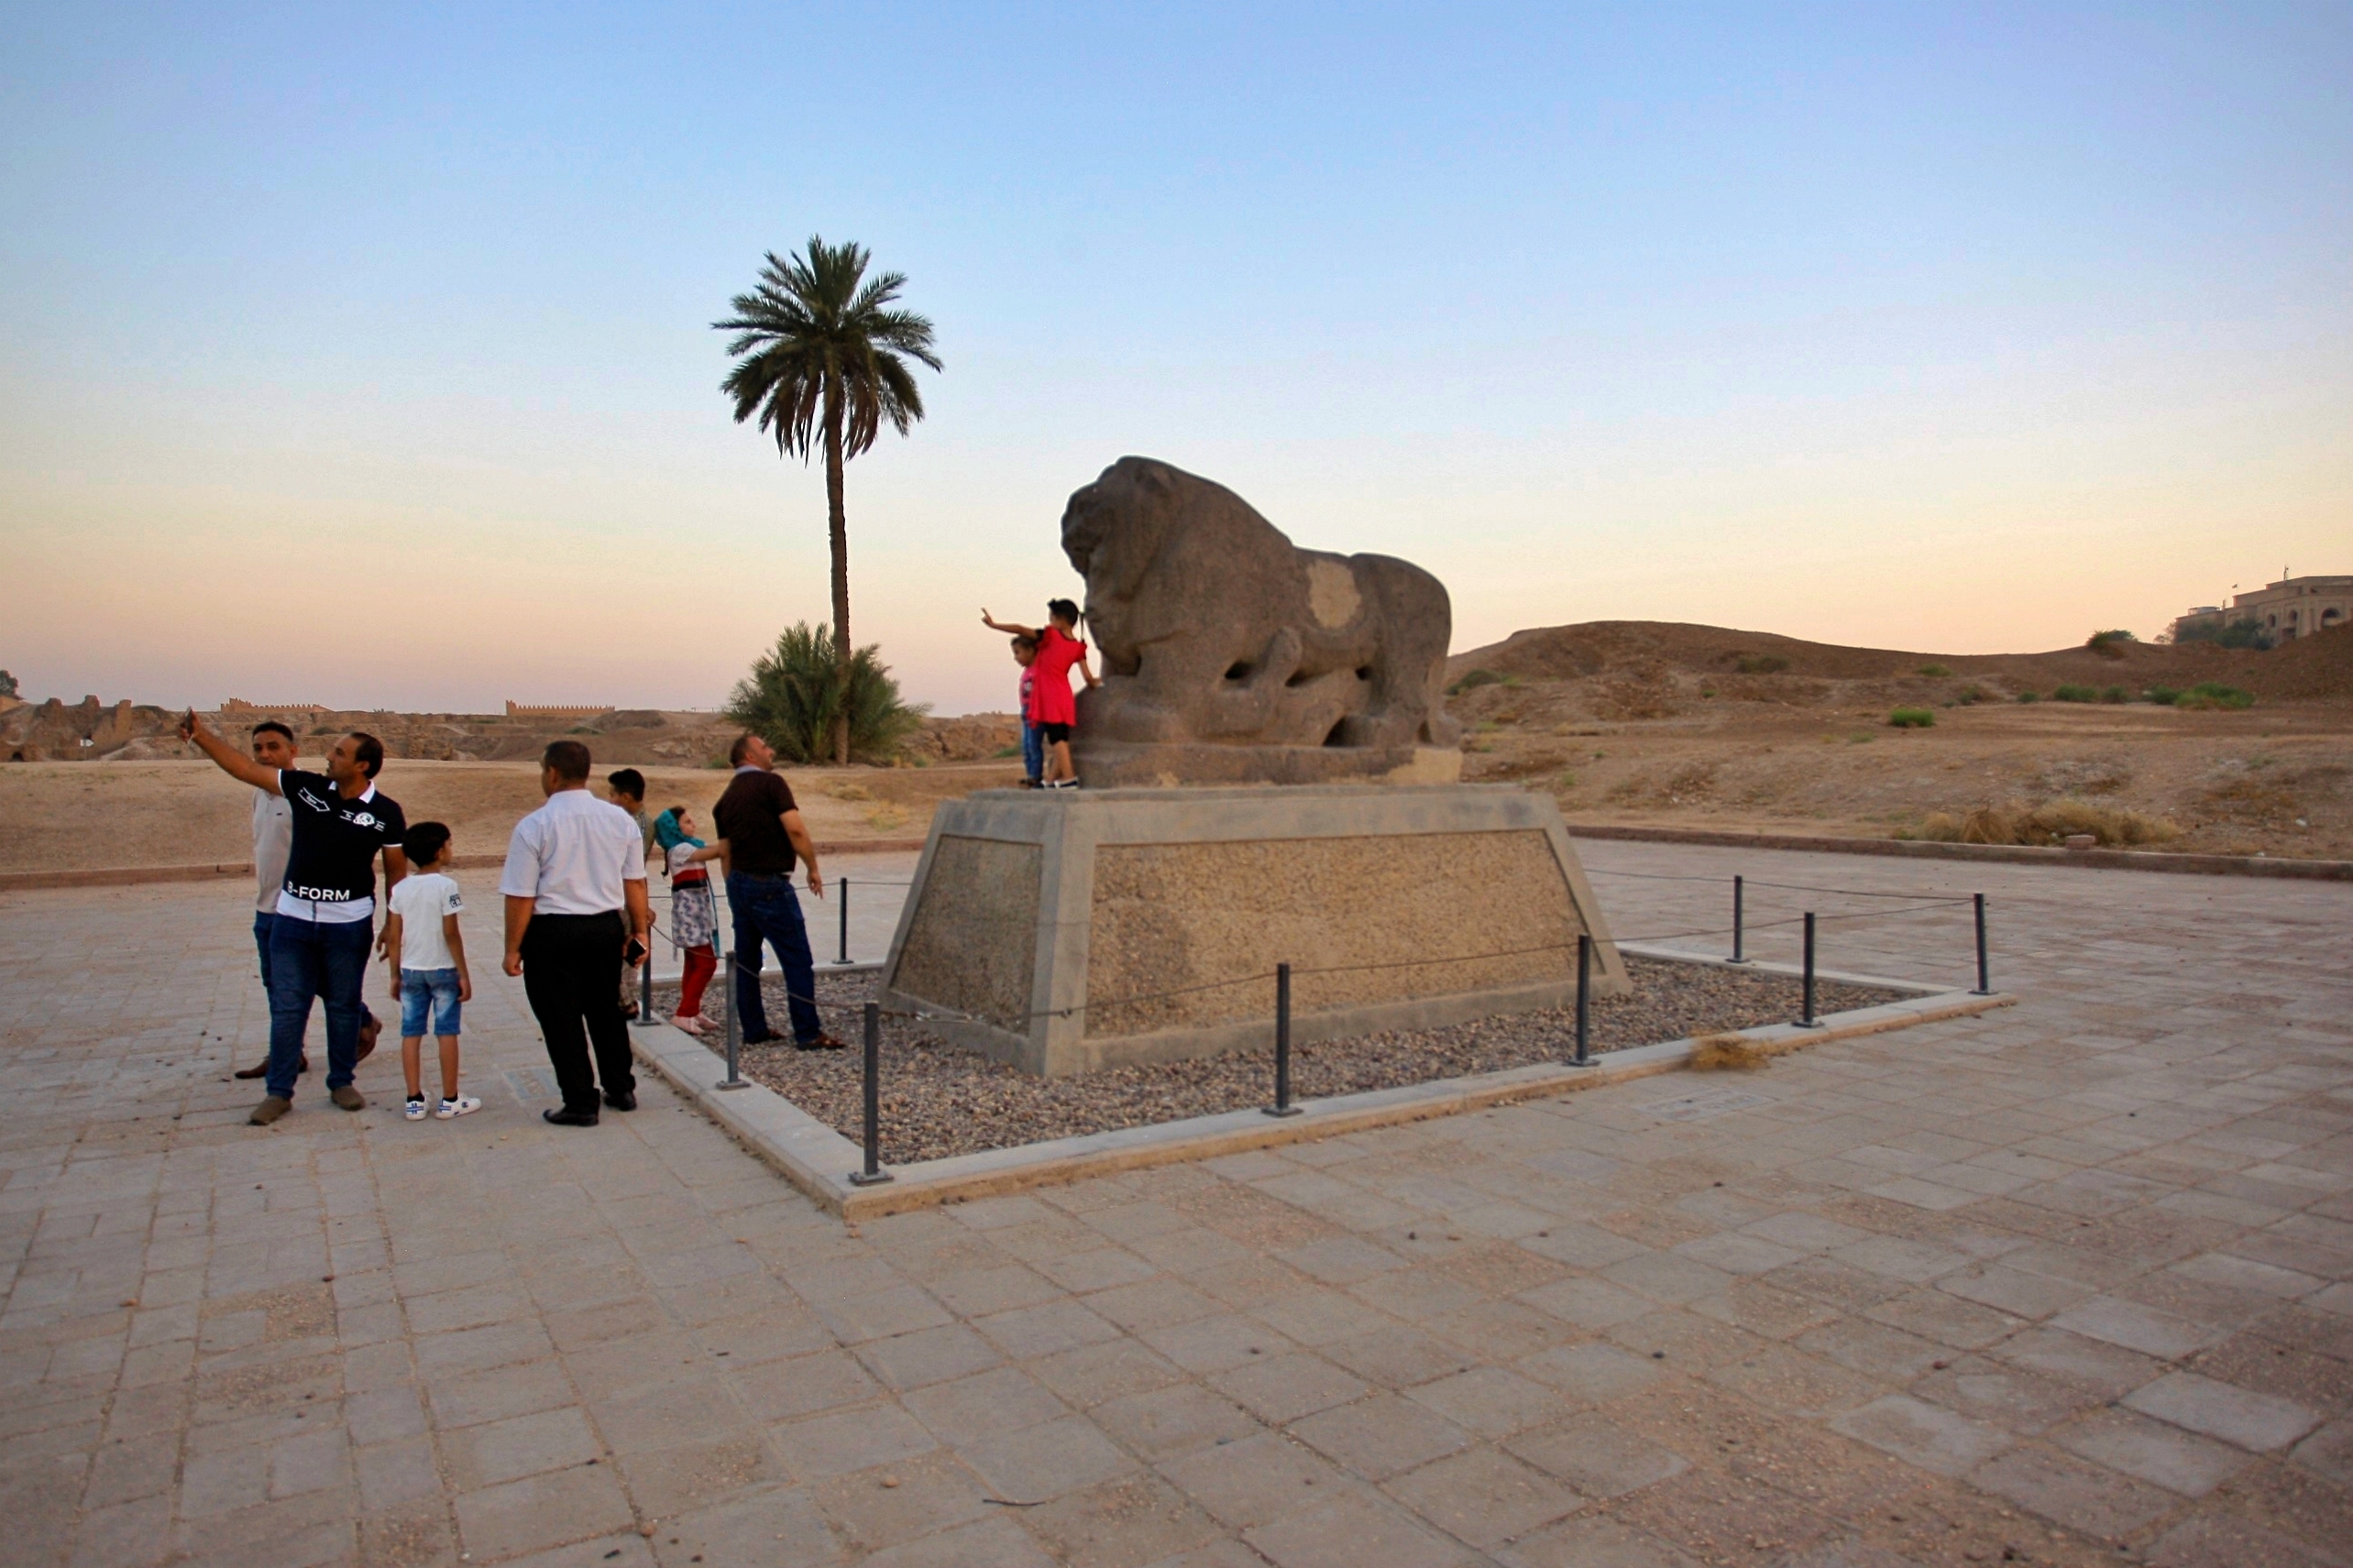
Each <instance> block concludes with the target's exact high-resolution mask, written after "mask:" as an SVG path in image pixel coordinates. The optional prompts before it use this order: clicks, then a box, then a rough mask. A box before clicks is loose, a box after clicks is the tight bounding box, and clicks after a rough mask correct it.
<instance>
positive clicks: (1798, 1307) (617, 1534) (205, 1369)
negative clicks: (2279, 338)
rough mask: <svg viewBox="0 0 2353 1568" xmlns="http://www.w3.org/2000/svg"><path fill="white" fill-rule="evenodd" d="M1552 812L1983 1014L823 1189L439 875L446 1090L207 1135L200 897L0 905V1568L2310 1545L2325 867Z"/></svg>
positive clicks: (1687, 906)
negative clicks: (1965, 995) (881, 1210)
mask: <svg viewBox="0 0 2353 1568" xmlns="http://www.w3.org/2000/svg"><path fill="white" fill-rule="evenodd" d="M1586 853H1587V857H1588V861H1589V865H1590V866H1591V867H1592V868H1593V869H1594V871H1595V872H1596V873H1597V874H1596V878H1595V881H1596V886H1597V888H1598V890H1599V892H1600V896H1601V898H1602V900H1603V903H1604V906H1605V907H1606V908H1607V909H1609V910H1610V911H1611V916H1612V918H1613V920H1614V921H1615V924H1616V926H1617V928H1618V930H1619V931H1620V932H1621V933H1622V934H1623V935H1626V936H1629V937H1633V936H1642V935H1648V934H1652V933H1655V932H1661V931H1671V930H1677V929H1682V928H1685V927H1700V926H1708V925H1714V924H1721V915H1722V906H1723V905H1724V903H1725V893H1724V890H1723V889H1722V888H1721V885H1719V884H1710V883H1693V882H1674V881H1659V880H1649V879H1651V878H1655V877H1666V876H1678V875H1684V876H1699V875H1729V874H1730V873H1732V872H1735V871H1739V872H1744V873H1746V874H1748V875H1749V876H1751V877H1752V878H1758V879H1764V880H1767V881H1779V882H1785V883H1819V884H1829V885H1837V886H1841V887H1850V888H1865V889H1877V890H1884V891H1891V892H1892V891H1905V892H1912V891H1921V892H1938V893H1950V892H1969V891H1979V890H1982V891H1984V892H1986V893H1988V894H1991V895H1992V896H1993V898H1994V901H1995V902H1994V911H1995V925H1994V929H1995V936H1996V983H1997V984H1999V985H2002V986H2004V987H2007V988H2009V989H2012V990H2015V991H2017V992H2018V993H2019V994H2020V996H2021V998H2022V1000H2021V1004H2020V1005H2018V1007H2015V1008H2012V1009H2008V1010H2006V1011H2003V1012H1998V1013H1996V1014H1991V1015H1989V1016H1987V1017H1985V1018H1982V1019H1973V1020H1965V1021H1960V1022H1954V1023H1948V1024H1941V1025H1931V1026H1928V1027H1925V1028H1919V1029H1915V1030H1910V1031H1908V1032H1904V1033H1899V1034H1895V1035H1889V1036H1880V1037H1876V1038H1873V1039H1866V1040H1862V1041H1856V1042H1853V1043H1847V1044H1837V1045H1831V1046H1827V1047H1821V1048H1820V1049H1817V1050H1815V1051H1811V1052H1808V1053H1805V1054H1802V1055H1800V1056H1798V1057H1796V1058H1788V1059H1786V1060H1784V1061H1783V1062H1781V1063H1779V1064H1777V1065H1776V1066H1775V1067H1774V1068H1773V1069H1770V1070H1769V1071H1766V1072H1764V1073H1761V1074H1755V1075H1743V1076H1736V1077H1734V1076H1723V1075H1709V1076H1700V1075H1677V1076H1673V1077H1667V1078H1661V1079H1654V1080H1646V1081H1643V1082H1636V1083H1630V1084H1625V1085H1622V1086H1618V1087H1614V1088H1608V1089H1603V1090H1599V1091H1592V1092H1589V1093H1584V1094H1578V1095H1573V1096H1570V1097H1568V1098H1566V1099H1562V1100H1558V1101H1552V1102H1543V1103H1537V1104H1531V1105H1525V1106H1522V1107H1517V1108H1514V1109H1511V1110H1508V1111H1502V1112H1497V1113H1488V1114H1481V1115H1477V1116H1471V1117H1466V1118H1460V1119H1456V1120H1450V1121H1442V1122H1435V1123H1428V1124H1420V1125H1415V1126H1410V1127H1402V1128H1395V1129H1390V1130H1385V1131H1381V1132H1379V1133H1374V1134H1369V1135H1358V1136H1353V1137H1347V1138H1340V1139H1334V1140H1331V1141H1328V1142H1325V1143H1321V1144H1310V1145H1303V1146H1297V1147H1293V1148H1289V1149H1285V1150H1282V1151H1281V1152H1279V1153H1269V1154H1259V1155H1250V1156H1245V1157H1237V1158H1230V1159H1225V1160H1221V1161H1217V1162H1215V1163H1214V1164H1211V1165H1208V1166H1205V1167H1176V1168H1166V1169H1161V1170H1156V1171H1149V1172H1146V1173H1142V1174H1138V1175H1134V1176H1128V1177H1123V1178H1120V1179H1116V1180H1104V1181H1097V1182H1093V1183H1089V1184H1087V1185H1085V1186H1082V1187H1073V1188H1062V1189H1053V1190H1042V1191H1039V1192H1037V1193H1035V1194H1033V1195H1029V1196H1024V1197H1017V1198H1008V1199H998V1200H992V1201H986V1202H977V1203H972V1204H968V1205H963V1206H961V1207H956V1208H952V1209H949V1210H945V1211H940V1212H923V1213H915V1214H908V1215H903V1216H899V1217H897V1218H895V1219H891V1220H887V1221H882V1222H876V1223H869V1224H867V1225H865V1226H864V1227H863V1230H862V1232H860V1233H858V1234H850V1233H846V1232H845V1231H844V1229H843V1227H842V1226H841V1224H840V1223H838V1222H836V1221H833V1220H830V1219H829V1218H827V1217H826V1216H825V1215H823V1214H822V1213H819V1212H817V1211H816V1210H815V1209H813V1208H812V1207H811V1206H810V1205H809V1204H808V1202H807V1201H804V1200H802V1199H801V1198H799V1197H798V1196H797V1195H796V1194H795V1193H794V1192H792V1191H791V1190H789V1189H787V1188H786V1187H785V1186H784V1185H783V1184H782V1183H781V1182H780V1181H779V1180H777V1179H775V1177H773V1176H772V1175H770V1174H769V1173H768V1172H767V1171H766V1170H765V1169H764V1168H762V1167H761V1166H759V1165H757V1164H756V1163H754V1162H753V1160H752V1159H751V1158H750V1157H747V1156H745V1155H744V1154H743V1153H742V1152H741V1151H740V1150H738V1149H737V1148H736V1147H735V1146H733V1145H731V1143H729V1142H728V1140H727V1139H725V1138H724V1137H723V1136H721V1135H720V1134H719V1133H717V1132H716V1131H715V1130H714V1129H713V1128H712V1127H711V1126H710V1125H709V1124H708V1123H707V1122H705V1121H704V1120H703V1119H702V1118H701V1117H699V1116H698V1115H697V1114H695V1113H691V1112H689V1111H687V1110H686V1109H684V1108H683V1107H681V1106H680V1105H679V1103H678V1102H676V1099H675V1098H674V1097H673V1096H672V1095H670V1094H669V1093H668V1092H667V1091H665V1089H663V1088H662V1087H661V1086H660V1085H659V1084H658V1083H654V1082H648V1083H646V1084H645V1085H644V1087H643V1089H642V1091H641V1109H640V1110H639V1111H637V1112H636V1113H634V1114H632V1115H626V1116H622V1115H612V1114H608V1115H607V1117H606V1119H605V1121H604V1124H602V1125H601V1126H599V1127H598V1128H596V1129H594V1130H588V1131H558V1130H555V1129H551V1128H548V1127H545V1126H544V1125H542V1124H540V1122H539V1121H538V1117H537V1112H538V1110H539V1108H540V1107H541V1106H542V1105H543V1104H545V1103H549V1102H550V1101H549V1099H548V1098H547V1095H548V1091H549V1087H550V1086H549V1085H548V1084H547V1083H546V1081H545V1080H544V1067H545V1062H544V1057H543V1056H541V1054H540V1053H539V1049H538V1046H537V1042H536V1036H535V1035H534V1033H533V1030H532V1027H531V1025H530V1021H529V1017H528V1014H527V1013H526V1012H525V1010H524V1008H523V1005H522V994H521V987H520V985H519V983H516V982H511V981H506V980H504V979H503V978H502V977H500V976H498V975H496V974H495V973H494V972H490V971H491V970H492V969H493V966H492V964H490V963H489V962H487V961H479V960H481V959H484V957H485V955H487V954H488V953H489V950H490V948H491V947H492V944H493V941H494V938H493V937H492V935H491V931H492V917H491V916H489V915H488V914H483V913H478V914H477V915H476V916H474V918H473V923H472V926H471V927H470V929H471V932H472V934H473V936H474V944H475V950H476V954H477V958H478V982H479V984H480V995H479V998H478V1001H477V1002H476V1003H474V1004H473V1006H472V1007H471V1009H470V1010H469V1012H468V1015H467V1025H468V1042H467V1066H468V1071H469V1075H470V1083H471V1086H472V1087H473V1088H474V1089H475V1090H476V1091H478V1092H480V1093H481V1094H482V1095H483V1097H484V1099H485V1101H486V1108H485V1110H484V1111H483V1112H482V1113H480V1114H478V1115H477V1116H474V1117H471V1118H468V1119H467V1120H466V1121H463V1122H459V1123H455V1124H441V1123H435V1122H432V1121H427V1122H425V1123H423V1124H407V1123H404V1122H403V1121H401V1119H400V1117H399V1114H398V1109H397V1102H398V1100H399V1095H400V1090H399V1083H400V1076H399V1065H398V1058H397V1051H396V1049H395V1048H394V1047H393V1045H392V1044H391V1042H390V1041H388V1042H387V1044H386V1047H385V1048H384V1049H383V1050H382V1051H380V1052H379V1055H378V1056H377V1057H376V1058H375V1059H373V1060H371V1061H370V1062H369V1063H368V1064H367V1066H366V1067H365V1068H364V1069H362V1072H361V1076H360V1083H361V1087H362V1088H363V1089H364V1090H365V1091H367V1092H368V1094H369V1096H370V1097H371V1100H372V1101H373V1103H372V1104H371V1105H370V1106H369V1108H368V1110H367V1111H366V1112H364V1113H360V1114H357V1115H351V1114H346V1113H341V1112H338V1111H335V1110H333V1109H331V1108H329V1107H328V1106H327V1104H326V1102H325V1098H324V1091H323V1090H322V1089H321V1087H320V1078H319V1077H318V1076H313V1077H309V1078H306V1079H305V1080H303V1088H302V1092H301V1094H300V1096H299V1097H298V1099H297V1101H296V1105H295V1112H294V1113H293V1114H292V1115H291V1116H290V1117H289V1118H287V1119H286V1120H285V1121H284V1122H282V1123H280V1124H279V1125H278V1126H276V1127H274V1128H271V1129H269V1130H267V1131H264V1130H260V1129H256V1128H250V1127H247V1126H246V1125H245V1124H244V1118H245V1115H246V1112H247V1109H248V1107H249V1106H250V1105H251V1103H252V1102H253V1101H254V1099H255V1098H256V1095H255V1093H254V1092H252V1091H250V1088H249V1086H248V1085H247V1084H243V1083H236V1084H232V1083H229V1082H227V1081H225V1075H226V1072H227V1070H228V1069H229V1067H230V1066H231V1065H232V1064H233V1063H234V1064H236V1065H243V1064H246V1063H248V1062H251V1061H255V1060H258V1058H259V1056H260V1053H261V1045H262V1041H263V1038H264V1036H265V1032H266V1031H265V1023H266V1020H265V1013H264V1008H263V1006H262V1003H261V997H260V993H259V988H258V982H257V981H255V980H254V979H253V962H252V954H251V948H250V943H249V940H248V938H247V914H246V911H247V908H249V894H248V891H247V888H246V887H245V886H244V884H242V883H234V882H225V883H218V884H212V885H179V886H164V887H156V888H135V889H122V890H107V891H87V892H61V893H43V894H16V895H10V896H7V897H5V898H0V1017H5V1025H0V1028H5V1047H0V1062H5V1069H6V1081H7V1083H8V1084H9V1086H10V1088H11V1089H12V1090H13V1091H15V1092H14V1094H13V1095H12V1097H11V1098H10V1100H9V1101H8V1102H7V1103H8V1108H9V1112H10V1114H9V1117H8V1120H7V1122H6V1123H5V1125H0V1521H5V1530H0V1563H7V1564H10V1565H12V1568H13V1565H16V1564H34V1563H41V1564H50V1563H76V1564H89V1565H92V1568H134V1565H137V1564H145V1563H165V1562H181V1561H185V1562H196V1563H220V1564H224V1565H236V1568H266V1565H269V1564H281V1563H282V1564H303V1563H343V1562H361V1563H382V1564H394V1563H401V1564H406V1563H454V1562H460V1561H467V1562H471V1563H504V1562H529V1563H550V1564H553V1563H565V1564H580V1565H583V1568H592V1565H600V1564H603V1563H620V1564H624V1565H628V1564H644V1563H660V1564H663V1565H664V1568H674V1565H679V1564H686V1563H707V1564H711V1565H714V1568H718V1565H736V1564H761V1565H775V1568H792V1565H799V1564H815V1563H852V1562H864V1563H873V1564H877V1565H879V1564H893V1565H908V1568H911V1565H914V1564H931V1565H938V1568H987V1565H991V1564H1020V1563H1031V1564H1047V1563H1064V1564H1071V1565H1074V1568H1076V1565H1101V1568H1149V1565H1152V1564H1162V1565H1165V1568H1177V1565H1179V1564H1182V1565H1183V1568H1239V1565H1242V1564H1251V1563H1274V1564H1279V1565H1281V1568H1321V1565H1325V1564H1332V1565H1345V1568H1421V1565H1425V1564H1428V1565H1437V1564H1450V1563H1505V1564H1512V1565H1515V1568H1569V1565H1580V1568H1585V1565H1590V1568H1635V1565H1646V1564H1677V1563H1698V1562H1706V1563H1743V1564H1747V1563H1754V1564H1767V1563H1792V1564H1795V1563H1806V1564H1822V1565H1826V1568H1827V1565H1830V1564H1841V1565H1843V1568H1899V1565H1901V1564H1905V1563H2000V1562H2005V1561H2017V1562H2028V1563H2095V1562H2098V1563H2116V1562H2119V1561H2140V1560H2150V1561H2154V1562H2158V1563H2167V1564H2183V1565H2188V1564H2199V1563H2210V1564H2231V1565H2249V1564H2268V1563H2297V1564H2301V1563H2348V1562H2353V1504H2348V1497H2353V1419H2349V1418H2353V1283H2348V1280H2349V1279H2353V1195H2349V1194H2348V1189H2353V940H2349V939H2348V933H2353V885H2347V884H2336V883H2293V882H2278V881H2255V880H2249V879H2231V878H2206V877H2183V876H2161V875H2148V874H2137V873H2130V872H2075V871H2068V870H2061V869H2043V868H2021V867H2010V866H1982V867H1981V866H1976V865H1971V864H1961V863H1955V862H1941V861H1938V862H1909V861H1880V860H1873V859H1865V858H1861V857H1838V856H1821V855H1787V854H1778V855H1776V854H1768V853H1762V852H1752V851H1737V852H1736V851H1732V850H1699V849H1689V848H1671V847H1666V846H1656V845H1643V844H1633V843H1606V844H1591V845H1589V846H1587V847H1586ZM1613 872H1615V873H1622V872H1641V873H1645V875H1644V877H1640V878H1637V877H1630V876H1625V875H1616V874H1610V873H1613ZM473 880H474V881H475V882H476V883H478V884H480V885H487V883H488V878H487V876H484V875H478V876H477V877H476V878H475V879H473ZM1751 902H1752V909H1753V913H1754V917H1755V918H1759V919H1764V918H1769V917H1772V916H1777V915H1781V914H1786V913H1789V912H1792V911H1794V910H1796V909H1798V908H1802V907H1805V906H1806V905H1808V904H1811V905H1813V906H1815V907H1817V908H1820V909H1821V910H1822V911H1823V912H1825V913H1836V912H1843V911H1846V910H1851V909H1856V908H1861V907H1865V906H1867V905H1868V903H1869V901H1864V900H1857V899H1853V898H1847V897H1833V896H1831V895H1826V894H1801V893H1795V892H1784V891H1778V890H1773V889H1765V888H1754V889H1753V890H1752V894H1751ZM494 903H495V901H494V900H482V899H478V901H477V904H478V908H480V907H483V906H486V905H490V904H494ZM1823 944H1824V946H1823V962H1824V964H1825V965H1826V966H1827V967H1832V968H1838V969H1849V970H1869V971H1876V972H1881V973H1887V974H1894V975H1899V976H1909V977H1914V978H1920V979H1928V980H1949V981H1955V982H1965V981H1966V980H1967V978H1968V970H1967V951H1968V948H1967V934H1966V928H1965V919H1964V917H1963V916H1959V915H1957V914H1951V913H1943V912H1930V913H1925V914H1914V915H1908V916H1894V917H1892V918H1890V919H1888V920H1886V921H1885V922H1881V923H1876V924H1870V925H1863V924H1853V923H1845V922H1833V923H1831V924H1830V925H1827V926H1826V927H1824V935H1823ZM1692 945H1693V946H1701V945H1705V944H1704V943H1701V942H1694V943H1693V944H1692ZM1790 947H1791V944H1790V942H1789V939H1788V936H1787V929H1786V928H1778V927H1776V928H1774V929H1772V930H1769V931H1767V932H1765V933H1762V934H1760V936H1759V937H1758V938H1757V939H1756V941H1755V942H1754V950H1756V951H1758V952H1759V953H1761V954H1762V956H1765V957H1768V958H1774V957H1782V956H1786V955H1787V953H1788V951H1789V950H1790ZM370 985H371V990H374V991H377V992H379V994H380V984H379V981H376V980H373V979H371V981H370ZM376 1005H377V1006H378V1007H379V1010H380V1009H381V1008H382V1007H383V1005H384V1003H382V1002H380V1001H379V1002H378V1003H376ZM321 1038H322V1036H321V1032H320V1031H319V1029H318V1028H317V1026H316V1025H314V1026H313V1041H314V1045H313V1060H314V1061H315V1062H317V1063H318V1065H319V1066H320V1067H322V1068H323V1067H324V1053H323V1050H322V1049H321V1048H320V1047H319V1046H318V1045H317V1044H316V1043H315V1042H318V1041H319V1040H320V1039H321ZM1695 1095H1697V1096H1700V1098H1699V1099H1697V1100H1694V1099H1692V1098H1691V1097H1692V1096H1695ZM1670 1102H1675V1103H1670Z"/></svg>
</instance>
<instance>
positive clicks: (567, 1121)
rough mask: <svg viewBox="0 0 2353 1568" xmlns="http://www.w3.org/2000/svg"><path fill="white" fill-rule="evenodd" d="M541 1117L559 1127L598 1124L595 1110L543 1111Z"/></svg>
mask: <svg viewBox="0 0 2353 1568" xmlns="http://www.w3.org/2000/svg"><path fill="white" fill-rule="evenodd" d="M539 1119H540V1120H541V1121H543V1122H550V1123H553V1124H555V1125H556V1126H559V1127H593V1126H595V1125H596V1124H597V1113H595V1112H594V1111H542V1112H541V1113H539Z"/></svg>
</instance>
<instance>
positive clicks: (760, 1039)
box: [743, 1029, 785, 1046]
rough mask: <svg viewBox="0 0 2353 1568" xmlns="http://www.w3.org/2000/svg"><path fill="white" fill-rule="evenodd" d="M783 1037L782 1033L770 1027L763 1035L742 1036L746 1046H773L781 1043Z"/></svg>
mask: <svg viewBox="0 0 2353 1568" xmlns="http://www.w3.org/2000/svg"><path fill="white" fill-rule="evenodd" d="M784 1038H785V1037H784V1036H782V1035H779V1034H777V1033H776V1032H775V1030H773V1029H772V1030H770V1031H769V1032H768V1033H766V1034H764V1035H746V1036H743V1043H744V1044H745V1045H747V1046H775V1045H781V1044H783V1043H784Z"/></svg>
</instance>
